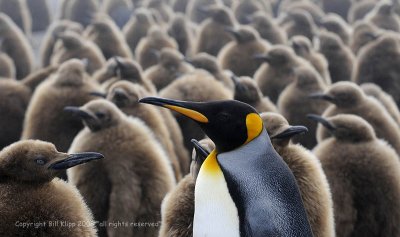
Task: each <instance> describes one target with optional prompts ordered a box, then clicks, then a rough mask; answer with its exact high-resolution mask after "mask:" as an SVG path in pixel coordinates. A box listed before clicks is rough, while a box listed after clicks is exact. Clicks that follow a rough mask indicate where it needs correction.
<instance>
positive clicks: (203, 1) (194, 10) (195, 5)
mask: <svg viewBox="0 0 400 237" xmlns="http://www.w3.org/2000/svg"><path fill="white" fill-rule="evenodd" d="M211 5H222V2H221V0H188V6H187V9H186V13H187V15H188V16H189V19H190V20H191V21H192V22H194V23H197V24H200V23H201V22H203V21H204V20H205V19H207V18H208V15H207V14H204V12H202V11H201V10H199V9H201V8H203V7H207V6H211Z"/></svg>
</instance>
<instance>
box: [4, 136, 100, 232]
mask: <svg viewBox="0 0 400 237" xmlns="http://www.w3.org/2000/svg"><path fill="white" fill-rule="evenodd" d="M67 157H68V154H65V153H61V152H58V151H57V150H56V148H55V147H54V145H53V144H51V143H47V142H42V141H34V140H29V141H21V142H18V143H15V144H12V145H11V146H9V147H7V148H5V149H4V150H2V151H1V152H0V177H1V180H2V181H1V182H0V206H1V207H2V208H1V213H2V215H1V217H0V223H1V225H0V235H2V236H46V235H47V236H60V237H67V236H71V237H95V236H97V234H96V230H95V228H94V227H93V226H92V224H93V217H92V214H91V212H90V210H89V208H88V207H87V206H86V204H85V201H84V200H83V198H82V196H81V195H80V194H79V192H78V190H77V189H76V188H75V187H74V186H73V185H71V184H68V183H66V182H64V181H62V180H60V179H58V178H56V175H57V173H59V171H57V170H53V169H51V168H50V169H49V167H51V165H52V164H54V163H55V162H57V161H59V160H61V159H66V158H67ZM61 220H62V221H65V222H66V223H68V225H64V226H61V225H57V226H56V225H55V222H56V221H59V223H60V221H61ZM50 221H52V223H53V225H52V226H50ZM17 223H20V225H17ZM23 223H32V224H31V225H30V226H29V227H27V228H23V227H22V226H21V224H23ZM82 223H85V224H82ZM79 224H80V225H79ZM34 225H36V227H35V226H34ZM72 225H74V226H73V227H72ZM70 227H71V228H70Z"/></svg>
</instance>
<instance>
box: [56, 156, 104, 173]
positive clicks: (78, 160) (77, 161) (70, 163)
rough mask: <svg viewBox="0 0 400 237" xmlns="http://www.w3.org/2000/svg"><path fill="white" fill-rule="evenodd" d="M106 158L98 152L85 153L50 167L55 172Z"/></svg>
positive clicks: (57, 162) (69, 157)
mask: <svg viewBox="0 0 400 237" xmlns="http://www.w3.org/2000/svg"><path fill="white" fill-rule="evenodd" d="M103 158H104V156H103V155H102V154H100V153H96V152H84V153H77V154H71V155H68V157H67V158H66V159H63V160H58V161H56V162H54V163H53V164H51V165H50V166H49V169H53V170H65V169H69V168H71V167H74V166H77V165H81V164H84V163H87V162H90V161H93V160H99V159H103Z"/></svg>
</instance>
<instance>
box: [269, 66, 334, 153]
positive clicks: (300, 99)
mask: <svg viewBox="0 0 400 237" xmlns="http://www.w3.org/2000/svg"><path fill="white" fill-rule="evenodd" d="M294 74H295V78H296V79H295V80H294V81H293V82H292V83H290V84H289V85H288V86H287V87H286V88H285V89H284V90H283V91H282V93H281V95H280V96H279V100H278V103H277V104H278V109H279V112H280V113H281V114H282V115H283V116H284V117H285V118H286V119H287V120H288V121H289V123H290V124H301V125H304V126H306V127H307V128H308V130H309V132H308V133H307V134H305V135H303V136H297V137H294V138H293V142H294V143H300V144H301V145H303V146H304V147H306V148H308V149H312V148H313V147H314V146H315V145H317V139H316V137H315V133H316V131H317V124H315V123H314V122H312V121H310V120H309V119H307V114H322V113H323V112H324V111H325V109H326V108H327V107H328V106H329V104H328V103H327V102H325V101H321V100H312V99H311V98H310V95H312V94H315V93H321V92H323V91H325V89H326V85H325V84H324V82H323V79H322V78H321V76H320V75H319V74H318V72H317V71H316V70H314V68H311V67H298V68H296V69H295V72H294Z"/></svg>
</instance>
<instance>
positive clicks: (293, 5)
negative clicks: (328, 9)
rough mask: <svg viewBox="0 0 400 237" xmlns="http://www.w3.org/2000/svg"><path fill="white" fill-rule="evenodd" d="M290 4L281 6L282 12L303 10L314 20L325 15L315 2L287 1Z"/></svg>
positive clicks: (318, 20)
mask: <svg viewBox="0 0 400 237" xmlns="http://www.w3.org/2000/svg"><path fill="white" fill-rule="evenodd" d="M288 2H289V3H290V4H289V5H288V6H287V7H285V8H283V10H284V12H291V11H295V10H303V11H305V12H308V13H309V14H310V16H311V17H312V18H313V20H314V22H320V21H321V19H322V18H323V17H324V16H325V12H324V11H323V10H322V9H321V7H320V6H319V5H317V3H315V2H312V1H309V0H300V1H292V2H291V1H288ZM281 12H282V10H281Z"/></svg>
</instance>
